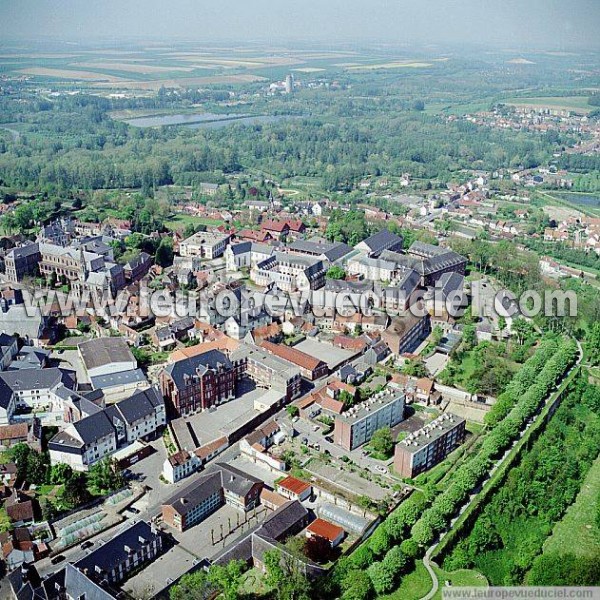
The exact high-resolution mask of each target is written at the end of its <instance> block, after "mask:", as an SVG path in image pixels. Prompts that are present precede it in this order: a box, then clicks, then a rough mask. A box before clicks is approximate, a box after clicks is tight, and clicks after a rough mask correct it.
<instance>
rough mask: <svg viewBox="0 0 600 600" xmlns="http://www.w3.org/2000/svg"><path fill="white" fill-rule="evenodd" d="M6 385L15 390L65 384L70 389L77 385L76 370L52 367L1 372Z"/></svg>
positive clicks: (0, 377) (1, 377)
mask: <svg viewBox="0 0 600 600" xmlns="http://www.w3.org/2000/svg"><path fill="white" fill-rule="evenodd" d="M0 379H2V380H3V381H4V382H5V383H6V385H8V386H9V387H10V389H11V390H13V391H19V390H37V389H40V390H41V389H50V388H53V387H55V386H58V385H59V384H61V383H62V384H63V385H64V386H65V387H67V388H69V389H73V388H74V387H75V382H76V379H75V371H67V370H65V369H59V368H58V367H52V368H50V369H23V370H19V371H5V372H4V373H0Z"/></svg>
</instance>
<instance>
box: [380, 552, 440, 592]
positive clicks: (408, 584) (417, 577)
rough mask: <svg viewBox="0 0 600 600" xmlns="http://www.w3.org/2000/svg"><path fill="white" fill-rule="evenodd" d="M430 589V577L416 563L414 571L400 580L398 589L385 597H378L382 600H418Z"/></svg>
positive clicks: (422, 567)
mask: <svg viewBox="0 0 600 600" xmlns="http://www.w3.org/2000/svg"><path fill="white" fill-rule="evenodd" d="M430 589H431V577H429V573H427V570H426V569H425V566H424V565H423V561H422V560H419V561H417V563H416V565H415V569H414V571H412V573H409V574H408V575H406V576H405V577H403V578H402V582H401V583H400V586H399V587H398V589H397V590H396V591H395V592H393V593H392V594H389V595H387V596H380V598H381V599H382V600H418V599H419V598H422V597H423V596H425V594H427V592H428V591H429V590H430Z"/></svg>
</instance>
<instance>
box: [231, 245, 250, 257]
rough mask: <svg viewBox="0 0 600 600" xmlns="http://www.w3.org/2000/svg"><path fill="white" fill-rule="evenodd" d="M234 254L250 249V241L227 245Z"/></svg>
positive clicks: (244, 252) (237, 254) (243, 252)
mask: <svg viewBox="0 0 600 600" xmlns="http://www.w3.org/2000/svg"><path fill="white" fill-rule="evenodd" d="M229 248H230V249H231V251H232V252H233V254H234V256H239V255H240V254H246V253H247V252H250V251H251V250H252V242H240V243H239V244H232V245H231V246H229Z"/></svg>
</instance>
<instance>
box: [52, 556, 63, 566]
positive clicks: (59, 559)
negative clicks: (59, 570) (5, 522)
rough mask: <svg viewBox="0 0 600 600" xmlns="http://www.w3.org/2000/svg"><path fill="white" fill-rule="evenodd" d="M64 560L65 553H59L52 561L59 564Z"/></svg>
mask: <svg viewBox="0 0 600 600" xmlns="http://www.w3.org/2000/svg"><path fill="white" fill-rule="evenodd" d="M63 560H65V557H64V555H62V554H57V555H56V556H55V557H54V558H53V559H52V560H51V561H50V562H51V563H52V564H53V565H57V564H58V563H61V562H62V561H63Z"/></svg>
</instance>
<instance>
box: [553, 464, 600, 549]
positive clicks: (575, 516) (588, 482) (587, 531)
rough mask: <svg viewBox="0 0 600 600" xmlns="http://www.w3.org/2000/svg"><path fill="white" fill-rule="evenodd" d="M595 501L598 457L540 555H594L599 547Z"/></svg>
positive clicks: (599, 486) (599, 484) (598, 494)
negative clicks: (566, 552) (567, 553)
mask: <svg viewBox="0 0 600 600" xmlns="http://www.w3.org/2000/svg"><path fill="white" fill-rule="evenodd" d="M599 498H600V457H598V458H597V459H596V461H595V462H594V464H593V465H592V467H591V468H590V470H589V472H588V474H587V477H586V478H585V480H584V482H583V485H582V486H581V491H580V492H579V494H578V496H577V500H575V502H574V503H573V504H572V505H571V506H570V507H569V509H568V510H567V512H566V513H565V516H564V517H563V519H562V521H559V522H558V523H557V524H556V526H555V527H554V530H553V531H552V535H551V536H550V537H549V538H548V540H547V541H546V543H545V544H544V553H550V552H557V553H562V552H564V551H565V550H566V549H568V550H569V552H573V553H574V554H576V555H577V556H590V557H591V556H595V555H596V554H597V552H598V548H600V528H599V527H598V523H597V522H596V514H597V512H598V503H599Z"/></svg>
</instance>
